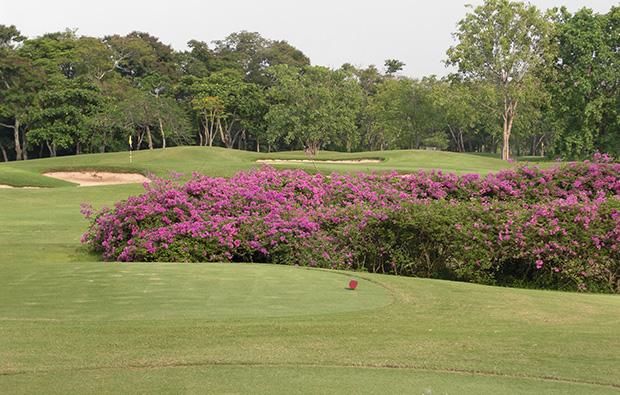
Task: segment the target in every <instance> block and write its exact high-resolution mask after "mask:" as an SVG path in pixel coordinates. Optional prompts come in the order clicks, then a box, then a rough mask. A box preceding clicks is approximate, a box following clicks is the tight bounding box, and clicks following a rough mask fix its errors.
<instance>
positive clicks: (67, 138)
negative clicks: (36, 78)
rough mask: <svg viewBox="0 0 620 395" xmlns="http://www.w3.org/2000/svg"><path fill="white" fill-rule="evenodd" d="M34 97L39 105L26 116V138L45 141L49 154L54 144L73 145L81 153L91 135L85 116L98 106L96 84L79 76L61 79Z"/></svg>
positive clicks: (36, 141)
mask: <svg viewBox="0 0 620 395" xmlns="http://www.w3.org/2000/svg"><path fill="white" fill-rule="evenodd" d="M38 99H39V103H40V108H39V109H38V110H37V111H34V112H33V113H31V114H30V116H29V119H30V121H31V123H32V127H31V130H30V132H29V133H28V140H29V141H31V142H34V143H38V142H45V143H46V144H47V146H48V149H49V151H50V155H51V156H52V157H54V156H56V150H57V148H64V149H68V148H71V147H73V148H74V149H75V153H76V154H81V153H82V152H83V149H84V145H87V144H88V143H89V140H90V137H91V136H90V133H89V132H90V128H89V127H88V126H89V118H90V117H92V116H93V115H95V114H96V113H97V112H99V111H101V109H102V105H103V99H102V98H101V96H100V94H99V88H98V87H97V86H96V85H94V84H93V83H91V82H87V81H85V80H84V79H83V78H78V79H74V80H64V81H63V82H62V83H60V84H58V85H57V86H55V87H53V89H50V90H46V91H43V92H42V93H41V94H40V95H39V97H38Z"/></svg>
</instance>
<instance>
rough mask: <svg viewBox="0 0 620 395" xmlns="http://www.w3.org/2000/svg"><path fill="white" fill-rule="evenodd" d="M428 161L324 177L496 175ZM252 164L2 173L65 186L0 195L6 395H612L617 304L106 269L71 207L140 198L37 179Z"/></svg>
mask: <svg viewBox="0 0 620 395" xmlns="http://www.w3.org/2000/svg"><path fill="white" fill-rule="evenodd" d="M323 154H324V153H321V154H320V156H323ZM420 154H424V155H427V154H432V155H434V160H435V161H436V162H435V163H436V164H435V163H433V164H431V165H425V163H424V162H423V161H424V158H425V157H422V156H420V158H421V159H420V158H418V159H417V160H419V161H416V159H415V158H416V156H415V155H412V153H407V152H404V151H403V152H397V153H385V155H387V156H388V157H387V159H388V160H386V162H382V163H379V164H376V163H364V164H357V165H353V164H347V165H345V164H317V167H318V168H319V169H320V170H323V169H322V168H321V166H326V167H330V169H326V170H328V171H331V170H336V171H354V170H355V169H356V168H359V167H362V170H365V169H367V168H368V169H380V170H383V169H385V167H381V166H386V165H387V166H388V167H389V163H390V161H392V163H395V165H394V166H392V167H396V168H398V167H401V168H399V170H401V171H404V170H403V169H409V171H416V170H417V168H420V167H424V168H427V169H430V168H442V167H441V166H440V165H441V162H444V163H446V166H447V167H452V168H455V169H456V168H460V169H463V171H462V172H463V173H464V172H470V171H480V172H484V169H486V172H490V171H496V170H498V169H499V168H500V167H499V166H500V165H503V164H502V163H501V162H499V161H495V160H493V159H488V158H483V157H476V156H471V155H467V156H459V155H456V154H450V155H449V157H448V156H443V155H444V153H436V152H431V153H426V152H422V153H420ZM280 155H282V156H288V155H297V158H298V159H303V158H304V155H303V154H301V153H293V154H290V153H286V154H280ZM352 155H353V154H352ZM355 155H357V156H358V157H373V155H372V154H370V155H368V154H367V155H361V154H355ZM389 155H392V156H391V157H390V156H389ZM407 155H409V156H410V158H409V161H408V159H407ZM324 156H325V159H328V158H327V156H332V157H331V158H330V159H335V158H337V157H338V155H337V154H333V153H330V154H327V153H326V154H325V155H324ZM256 157H257V154H251V153H240V152H237V151H225V150H204V149H202V150H201V149H199V148H183V149H166V150H165V151H161V150H160V151H155V152H141V153H139V155H138V154H136V155H134V161H133V163H132V164H131V166H130V165H129V164H128V163H127V162H128V160H127V159H128V157H127V155H126V154H106V155H90V156H82V157H70V158H59V159H56V160H40V161H32V162H25V163H20V164H15V163H11V164H8V165H7V164H0V183H9V181H7V180H10V179H13V180H20V181H21V182H23V184H21V185H41V186H43V185H47V186H56V187H58V188H53V189H0V201H1V202H2V204H1V205H0V273H1V274H2V275H1V276H0V392H1V393H11V394H12V393H16V394H32V393H41V394H43V393H45V394H49V393H59V394H64V393H93V394H101V393H209V392H211V393H330V392H331V393H414V394H415V393H419V394H437V393H451V394H453V393H489V394H497V393H537V394H538V393H543V394H544V393H549V394H558V393H562V394H564V393H575V394H577V393H579V394H583V393H588V394H591V393H610V394H612V393H620V357H619V355H620V337H619V335H618V333H620V298H618V296H616V295H589V294H585V295H584V294H570V293H561V292H547V291H531V290H520V289H507V288H493V287H485V286H480V285H472V284H464V283H453V282H445V281H435V280H426V279H415V278H402V277H391V276H382V275H375V274H368V273H365V274H353V273H348V272H336V271H322V270H309V269H302V268H295V267H291V266H269V265H260V264H252V265H243V264H170V263H156V264H144V263H135V264H127V263H104V262H101V261H100V260H99V258H98V257H97V256H94V255H91V254H88V253H87V252H86V251H85V250H84V248H83V247H82V246H81V244H80V243H79V239H80V237H81V235H82V234H83V233H84V231H85V230H86V227H87V226H88V222H87V221H86V220H85V219H84V218H83V216H82V215H81V214H80V213H79V209H80V207H79V205H80V203H82V202H88V203H91V204H93V205H94V206H95V207H97V208H99V207H101V206H102V205H111V204H113V203H114V202H115V201H117V200H119V199H122V198H124V197H127V196H128V195H133V194H137V193H140V192H141V190H142V187H141V186H140V185H125V186H101V187H82V188H76V187H73V186H71V185H70V184H67V183H64V182H61V181H57V180H48V179H46V178H43V177H42V176H39V175H38V172H41V171H44V170H49V169H56V170H60V169H67V168H74V169H77V168H81V167H88V168H91V169H100V170H104V169H107V170H118V171H130V170H133V169H149V170H152V171H153V172H154V173H156V174H160V175H163V174H165V172H166V170H167V169H170V170H176V171H180V172H182V173H186V174H189V173H191V172H192V171H194V170H196V171H201V172H203V173H208V174H220V173H221V174H222V175H230V174H234V173H235V172H236V171H238V170H244V169H249V168H251V167H252V166H254V165H255V163H254V162H252V161H253V160H255V159H256ZM261 157H263V158H266V157H267V155H264V154H263V155H262V156H261ZM343 157H348V156H346V155H343ZM321 159H323V158H321ZM429 160H430V159H429ZM396 163H398V166H396ZM286 166H291V164H287V165H286ZM299 166H301V167H304V168H305V166H306V164H305V163H301V164H300V165H299ZM311 166H312V165H311ZM333 166H336V167H337V166H342V170H338V169H331V167H333ZM474 168H477V169H479V170H473V169H474ZM445 170H448V171H454V170H450V169H449V168H445ZM16 174H17V175H18V177H16V176H15V175H16ZM11 177H13V178H11ZM16 185H20V184H16ZM63 185H68V186H63ZM351 278H357V279H358V280H359V281H360V285H359V286H358V288H357V289H356V290H355V291H351V290H349V289H347V287H348V281H349V279H351Z"/></svg>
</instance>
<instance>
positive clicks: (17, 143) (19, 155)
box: [13, 118, 23, 160]
mask: <svg viewBox="0 0 620 395" xmlns="http://www.w3.org/2000/svg"><path fill="white" fill-rule="evenodd" d="M13 137H14V139H15V156H16V158H15V160H22V155H23V152H22V146H21V144H20V141H19V119H18V118H15V123H14V124H13Z"/></svg>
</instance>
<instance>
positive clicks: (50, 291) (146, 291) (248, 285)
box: [0, 263, 392, 322]
mask: <svg viewBox="0 0 620 395" xmlns="http://www.w3.org/2000/svg"><path fill="white" fill-rule="evenodd" d="M0 271H1V272H2V276H3V279H2V287H0V322H2V321H6V320H8V321H11V320H33V321H46V320H47V321H59V322H63V321H126V320H182V319H198V320H207V321H217V320H222V319H243V318H251V317H278V316H292V315H320V314H331V313H343V312H348V311H357V310H369V309H375V308H380V307H384V306H386V305H388V304H389V303H390V302H391V301H392V297H391V295H390V293H389V292H388V291H386V290H385V289H384V288H381V287H380V286H378V285H376V284H373V283H372V282H370V281H367V280H363V279H360V278H359V276H355V274H354V273H347V274H346V275H345V274H344V273H342V272H335V271H325V270H307V269H304V268H296V267H291V266H287V267H277V266H273V265H259V264H231V263H204V264H183V263H175V264H172V263H148V264H144V263H142V264H141V263H133V264H131V263H106V264H102V263H40V264H36V265H33V264H30V265H14V264H1V265H0ZM350 278H356V279H358V281H360V286H359V287H358V288H357V289H356V290H355V291H352V290H350V289H348V283H349V279H350Z"/></svg>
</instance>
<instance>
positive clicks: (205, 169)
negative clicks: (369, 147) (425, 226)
mask: <svg viewBox="0 0 620 395" xmlns="http://www.w3.org/2000/svg"><path fill="white" fill-rule="evenodd" d="M267 158H270V159H288V160H294V159H297V160H305V159H307V158H306V156H305V154H304V153H303V152H299V151H295V152H284V153H274V154H264V153H261V154H258V153H255V152H247V151H238V150H227V149H223V148H206V147H176V148H167V149H165V150H162V149H158V150H153V151H150V152H149V151H138V152H134V154H133V159H132V162H131V163H129V153H127V152H118V153H109V154H104V155H101V154H91V155H79V156H66V157H60V158H51V159H36V160H30V161H25V162H9V163H0V184H5V185H13V186H40V187H63V186H69V185H72V184H71V183H67V182H66V181H60V180H54V179H50V178H49V177H44V176H41V175H40V174H41V173H43V172H46V171H54V170H56V171H61V170H84V169H88V170H99V171H106V170H107V171H119V172H136V173H142V172H144V171H147V170H148V171H150V172H152V173H154V174H156V175H158V176H165V175H166V174H167V171H168V170H173V171H176V172H179V173H183V174H185V175H187V176H189V175H190V174H191V173H192V172H194V171H198V172H200V173H203V174H207V175H214V176H220V177H228V176H232V175H234V174H235V173H237V172H238V171H240V170H249V169H251V168H253V167H256V166H259V165H260V160H261V159H267ZM314 159H315V160H316V161H315V163H314V164H310V163H303V162H291V163H279V164H272V166H274V167H276V168H301V169H304V170H307V171H310V172H315V171H317V170H319V171H321V172H327V173H331V172H341V173H344V172H355V171H366V172H368V171H374V170H378V171H389V170H392V169H394V170H396V171H399V172H404V173H412V172H417V171H419V170H420V169H422V168H423V169H426V170H427V171H430V170H432V169H441V170H442V171H444V172H447V173H450V172H452V173H455V174H465V173H480V174H482V175H485V174H488V173H492V172H497V171H499V170H501V169H507V168H511V167H512V165H510V164H508V163H506V162H505V161H501V160H499V159H496V158H489V157H484V156H479V155H469V154H456V153H452V152H437V151H417V150H408V151H383V152H365V153H353V154H345V153H335V152H326V151H321V152H320V153H319V154H318V155H317V156H315V157H314ZM333 159H340V160H356V159H381V162H380V163H354V164H352V163H321V160H333Z"/></svg>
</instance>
